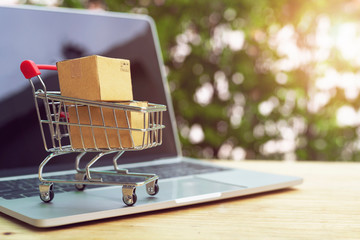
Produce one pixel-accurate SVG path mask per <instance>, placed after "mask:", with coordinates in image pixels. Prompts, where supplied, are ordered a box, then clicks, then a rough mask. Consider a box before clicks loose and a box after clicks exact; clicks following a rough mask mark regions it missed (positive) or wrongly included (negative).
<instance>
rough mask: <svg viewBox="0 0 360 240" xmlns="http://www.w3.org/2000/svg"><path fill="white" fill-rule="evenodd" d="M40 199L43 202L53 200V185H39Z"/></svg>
mask: <svg viewBox="0 0 360 240" xmlns="http://www.w3.org/2000/svg"><path fill="white" fill-rule="evenodd" d="M39 189H40V199H41V200H42V201H43V202H45V203H48V202H51V200H53V199H54V195H55V194H54V191H53V184H50V185H39Z"/></svg>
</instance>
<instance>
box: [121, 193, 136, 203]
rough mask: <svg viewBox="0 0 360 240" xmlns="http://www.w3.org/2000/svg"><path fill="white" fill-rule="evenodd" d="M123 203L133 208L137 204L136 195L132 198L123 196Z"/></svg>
mask: <svg viewBox="0 0 360 240" xmlns="http://www.w3.org/2000/svg"><path fill="white" fill-rule="evenodd" d="M123 201H124V203H125V204H126V205H128V206H132V205H134V204H135V203H136V201H137V196H136V194H135V193H133V194H132V195H131V196H130V195H127V196H123Z"/></svg>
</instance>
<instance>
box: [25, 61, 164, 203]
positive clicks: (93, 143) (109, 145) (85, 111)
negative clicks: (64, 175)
mask: <svg viewBox="0 0 360 240" xmlns="http://www.w3.org/2000/svg"><path fill="white" fill-rule="evenodd" d="M20 69H21V71H22V73H23V75H24V77H25V78H26V79H28V80H29V82H30V85H31V87H32V91H33V96H34V100H35V108H36V112H37V116H38V119H39V125H40V131H41V136H42V139H43V143H44V148H45V150H46V151H48V152H50V154H49V155H48V156H47V157H46V158H45V159H44V160H43V161H42V162H41V164H40V165H39V169H38V175H39V180H40V182H41V183H40V185H39V192H40V198H41V200H42V201H44V202H50V201H51V200H52V199H53V198H54V190H53V184H54V183H59V184H74V185H75V188H76V189H77V190H79V191H82V190H84V188H85V186H86V185H94V184H95V185H118V186H122V194H123V201H124V203H125V204H126V205H128V206H132V205H133V204H135V202H136V200H137V196H136V193H135V190H136V187H138V186H143V185H146V191H147V193H148V194H149V195H156V194H157V193H158V191H159V185H158V179H159V177H158V176H157V175H156V174H153V173H133V172H129V171H128V170H127V169H121V168H119V167H118V159H119V158H120V157H121V156H122V154H123V153H124V152H125V151H139V150H144V149H148V148H152V147H156V146H159V145H161V144H162V136H163V133H162V130H163V128H164V127H165V126H164V125H163V112H164V111H166V106H164V105H160V104H154V103H148V106H147V107H142V106H133V104H136V103H138V102H137V101H126V102H119V103H109V102H98V101H90V100H85V99H76V98H71V97H65V96H62V95H61V94H60V92H59V91H48V90H47V88H46V85H45V83H44V81H43V80H42V78H41V76H40V75H41V72H40V70H39V69H44V70H57V68H56V66H52V65H37V64H35V63H34V62H33V61H31V60H25V61H23V62H22V63H21V65H20ZM35 77H36V78H37V79H38V80H39V82H40V84H41V88H40V89H36V87H35V84H34V80H33V79H34V78H35ZM80 109H82V110H81V111H82V112H80ZM95 110H96V111H95ZM95 113H96V114H97V115H95ZM135 114H137V115H136V116H137V117H139V116H140V119H142V123H141V124H140V126H139V123H138V124H137V126H136V127H134V126H132V122H131V117H132V116H135ZM84 116H85V119H87V122H84V119H83V118H84ZM94 117H96V118H97V120H98V122H97V123H95V120H94V119H95V118H94ZM74 119H75V120H74ZM99 119H100V120H99ZM109 122H111V124H109ZM46 126H48V127H46ZM47 128H48V129H47ZM46 129H47V130H46ZM75 130H76V131H75ZM75 133H76V136H77V137H78V138H77V141H78V142H80V146H79V144H78V145H77V146H75V140H74V139H75V138H74V136H75ZM86 134H87V135H86ZM135 137H136V139H135ZM79 139H80V141H79ZM99 139H101V140H102V144H100V140H99ZM125 140H127V141H125ZM49 142H50V143H49ZM88 152H95V153H97V154H96V156H95V157H93V158H92V159H91V160H90V161H88V162H87V164H86V166H85V168H80V162H81V160H82V159H83V157H84V155H85V154H86V153H88ZM69 153H77V156H76V158H75V171H76V173H75V179H74V180H62V179H46V178H44V177H43V172H44V167H45V166H46V165H47V164H48V163H49V162H50V160H52V159H53V158H55V157H57V156H60V155H64V154H69ZM108 154H114V156H113V158H112V164H113V167H114V169H113V170H107V171H97V170H93V169H91V167H92V166H93V165H94V164H95V163H96V162H97V161H98V160H99V159H101V158H102V157H103V156H105V155H108ZM98 174H100V175H115V176H132V177H139V178H143V179H144V180H142V181H138V182H117V181H116V182H107V181H104V180H103V179H102V178H101V177H93V176H92V175H98Z"/></svg>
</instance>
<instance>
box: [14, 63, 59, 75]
mask: <svg viewBox="0 0 360 240" xmlns="http://www.w3.org/2000/svg"><path fill="white" fill-rule="evenodd" d="M39 69H44V70H57V67H56V66H55V65H37V64H35V63H34V62H33V61H31V60H25V61H23V62H22V63H21V64H20V70H21V72H22V73H23V75H24V77H25V78H26V79H30V78H33V77H35V76H39V75H40V74H41V72H40V70H39Z"/></svg>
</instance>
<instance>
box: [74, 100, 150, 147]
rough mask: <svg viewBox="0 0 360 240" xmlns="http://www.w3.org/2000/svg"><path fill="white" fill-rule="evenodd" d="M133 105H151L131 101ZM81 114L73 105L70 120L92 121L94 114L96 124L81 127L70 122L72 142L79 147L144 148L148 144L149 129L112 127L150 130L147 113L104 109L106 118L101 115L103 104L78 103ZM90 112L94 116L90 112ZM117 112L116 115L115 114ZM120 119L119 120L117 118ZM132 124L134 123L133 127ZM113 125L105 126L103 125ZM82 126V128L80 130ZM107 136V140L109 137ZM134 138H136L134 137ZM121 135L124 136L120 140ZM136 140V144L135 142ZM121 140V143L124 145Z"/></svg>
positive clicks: (87, 122)
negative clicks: (80, 104) (83, 104)
mask: <svg viewBox="0 0 360 240" xmlns="http://www.w3.org/2000/svg"><path fill="white" fill-rule="evenodd" d="M128 105H130V106H139V107H147V106H148V103H147V102H132V103H128ZM77 109H78V111H77V112H78V114H79V115H78V116H79V117H77V112H76V108H75V107H74V106H72V107H69V108H68V111H69V122H70V123H76V124H78V123H80V124H90V117H89V116H91V122H92V125H93V126H95V127H93V128H91V127H83V126H82V127H78V126H71V125H70V138H71V145H72V147H73V148H75V149H82V148H96V147H97V148H104V149H108V148H134V147H141V146H142V145H143V144H147V136H148V133H147V132H143V131H136V130H132V131H129V130H118V129H113V128H112V127H116V122H117V127H120V128H125V129H128V128H129V127H130V128H133V129H146V128H148V127H149V122H148V120H149V114H148V113H143V112H135V111H126V113H125V111H124V110H119V109H116V110H115V111H113V109H112V108H105V107H103V108H102V112H103V118H104V121H103V119H102V116H101V109H100V107H94V106H90V107H88V106H78V107H77ZM89 111H90V115H89ZM114 112H115V116H116V118H115V116H114ZM126 115H127V116H128V121H127V119H126ZM115 119H116V121H115ZM129 124H130V126H129ZM104 125H105V127H109V128H102V127H101V126H104ZM80 129H81V131H80ZM81 134H82V138H83V142H82V141H81ZM106 135H107V139H108V140H106ZM131 136H132V138H133V141H132V139H131ZM119 138H120V139H119ZM133 142H134V144H133ZM120 143H121V144H120Z"/></svg>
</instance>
